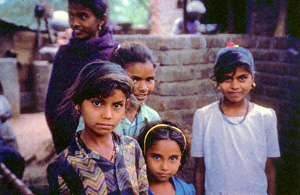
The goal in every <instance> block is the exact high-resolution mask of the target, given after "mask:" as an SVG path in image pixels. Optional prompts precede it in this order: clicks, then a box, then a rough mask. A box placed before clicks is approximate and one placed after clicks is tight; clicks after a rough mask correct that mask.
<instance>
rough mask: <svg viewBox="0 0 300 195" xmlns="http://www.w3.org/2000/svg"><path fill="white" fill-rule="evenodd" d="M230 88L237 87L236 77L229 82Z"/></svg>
mask: <svg viewBox="0 0 300 195" xmlns="http://www.w3.org/2000/svg"><path fill="white" fill-rule="evenodd" d="M230 87H231V88H232V89H238V88H239V82H238V81H237V80H236V79H233V80H232V82H231V86H230Z"/></svg>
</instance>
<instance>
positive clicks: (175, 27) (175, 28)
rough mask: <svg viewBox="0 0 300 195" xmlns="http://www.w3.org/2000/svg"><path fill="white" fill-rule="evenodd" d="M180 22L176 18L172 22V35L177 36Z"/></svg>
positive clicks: (179, 19)
mask: <svg viewBox="0 0 300 195" xmlns="http://www.w3.org/2000/svg"><path fill="white" fill-rule="evenodd" d="M180 22H182V18H177V19H176V20H175V21H174V24H173V27H172V35H179V34H180V27H179V26H180Z"/></svg>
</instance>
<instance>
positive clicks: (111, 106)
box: [76, 89, 128, 136]
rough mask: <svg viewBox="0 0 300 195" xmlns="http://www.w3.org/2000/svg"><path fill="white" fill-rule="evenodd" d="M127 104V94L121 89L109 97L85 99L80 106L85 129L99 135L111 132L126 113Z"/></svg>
mask: <svg viewBox="0 0 300 195" xmlns="http://www.w3.org/2000/svg"><path fill="white" fill-rule="evenodd" d="M127 104H128V102H127V100H126V96H125V94H124V93H123V92H122V91H121V90H120V89H117V90H116V92H115V94H113V95H112V96H109V97H107V98H101V97H99V98H91V99H85V100H84V101H83V102H82V104H81V107H80V109H81V113H82V117H83V120H84V124H85V129H84V130H85V131H88V132H89V133H92V134H94V135H98V136H101V135H107V134H109V133H111V132H112V131H113V130H114V129H115V127H116V126H117V125H118V124H119V123H120V120H121V118H122V117H123V115H124V114H125V109H126V106H127ZM76 106H77V105H76Z"/></svg>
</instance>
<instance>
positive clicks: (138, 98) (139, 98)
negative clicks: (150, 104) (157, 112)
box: [135, 94, 148, 101]
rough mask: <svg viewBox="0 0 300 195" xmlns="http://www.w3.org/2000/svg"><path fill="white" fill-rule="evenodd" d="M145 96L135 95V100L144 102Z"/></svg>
mask: <svg viewBox="0 0 300 195" xmlns="http://www.w3.org/2000/svg"><path fill="white" fill-rule="evenodd" d="M147 96H148V95H147V94H139V95H135V97H136V99H137V100H138V101H145V100H146V99H147Z"/></svg>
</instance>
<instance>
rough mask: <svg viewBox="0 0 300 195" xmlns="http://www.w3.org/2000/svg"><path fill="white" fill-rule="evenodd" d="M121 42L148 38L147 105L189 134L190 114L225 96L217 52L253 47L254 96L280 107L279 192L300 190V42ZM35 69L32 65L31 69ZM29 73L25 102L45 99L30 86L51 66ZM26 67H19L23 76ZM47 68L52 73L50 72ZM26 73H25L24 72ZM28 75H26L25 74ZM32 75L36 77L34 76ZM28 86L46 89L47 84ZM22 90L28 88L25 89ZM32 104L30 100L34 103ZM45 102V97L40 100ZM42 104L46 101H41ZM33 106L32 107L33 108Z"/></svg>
mask: <svg viewBox="0 0 300 195" xmlns="http://www.w3.org/2000/svg"><path fill="white" fill-rule="evenodd" d="M114 38H115V39H117V40H118V41H120V42H123V41H135V40H140V41H143V42H145V43H146V44H147V45H148V46H149V48H150V49H152V50H153V51H154V53H155V54H156V56H157V58H158V59H157V62H158V63H159V64H160V65H159V67H158V68H157V70H156V87H155V90H154V92H153V94H152V95H151V96H150V99H149V100H148V101H147V105H149V106H150V107H152V108H154V109H155V110H157V111H158V113H159V114H160V116H161V117H162V118H166V119H172V120H176V121H177V122H179V123H181V124H182V125H184V126H185V127H186V128H187V129H188V130H189V131H190V132H191V126H192V117H193V114H194V112H195V111H196V109H197V108H200V107H202V106H204V105H207V104H209V103H211V102H213V101H216V100H218V99H219V98H220V97H221V94H220V93H219V92H218V91H216V90H215V89H214V82H213V81H211V80H210V76H212V67H213V64H214V60H215V56H216V52H217V51H218V50H219V49H220V48H221V47H224V46H225V45H226V44H227V43H228V42H231V41H233V42H235V43H236V44H239V45H240V46H243V47H246V48H249V49H250V50H251V51H252V53H253V56H254V58H255V65H256V70H257V74H256V78H255V81H256V83H257V87H256V89H254V90H253V91H252V93H251V100H252V101H253V102H255V103H258V104H260V105H263V106H266V107H272V108H274V109H275V110H276V113H277V117H278V122H279V124H278V127H279V135H280V144H281V152H282V158H281V159H280V160H278V161H277V162H276V165H277V170H278V192H279V193H278V194H293V193H292V192H297V191H295V190H298V191H300V189H299V188H300V187H299V186H300V175H299V173H300V165H299V164H300V163H299V161H300V136H299V135H300V134H299V132H300V122H299V121H300V109H299V108H300V85H299V83H300V67H299V65H300V63H299V62H300V61H299V53H297V52H299V48H300V41H299V40H296V39H291V38H270V37H265V36H250V35H233V34H232V35H228V34H219V35H206V36H202V35H197V36H193V35H180V36H151V35H115V36H114ZM33 68H34V67H33ZM39 69H40V71H41V72H36V71H37V70H38V69H35V70H33V71H31V72H32V73H31V74H32V76H31V77H30V79H28V80H27V81H26V82H25V81H23V79H22V83H21V106H22V105H24V104H23V103H24V102H26V105H36V104H37V103H36V101H32V100H31V99H28V98H27V96H26V93H31V94H35V95H34V96H37V98H39V97H42V98H41V99H43V98H44V94H39V93H45V91H46V90H39V91H38V92H35V91H28V88H27V87H26V86H30V85H37V84H39V83H35V84H34V82H33V81H34V80H38V79H39V78H38V77H41V76H43V75H42V74H48V76H45V75H44V76H43V77H41V78H42V80H45V79H47V78H49V74H50V71H51V68H47V67H44V66H41V67H40V68H39ZM24 70H25V68H23V65H22V66H21V68H20V69H19V74H20V76H21V78H25V77H24V75H27V74H28V73H26V74H25V72H24ZM47 71H48V72H47ZM22 75H23V76H22ZM26 78H28V77H26ZM32 78H33V79H32ZM40 83H41V84H42V85H43V87H41V86H34V87H32V88H30V89H43V88H45V87H46V86H47V84H45V83H47V82H40ZM24 90H27V92H26V93H24ZM30 102H31V103H30ZM40 103H41V104H42V103H43V101H42V100H41V101H40ZM39 107H40V108H43V105H39ZM33 110H34V109H33ZM193 166H194V164H193V161H192V160H190V161H189V163H188V166H187V167H186V168H185V169H183V171H182V173H181V174H182V175H183V176H184V178H186V180H187V181H189V182H192V179H193Z"/></svg>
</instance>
